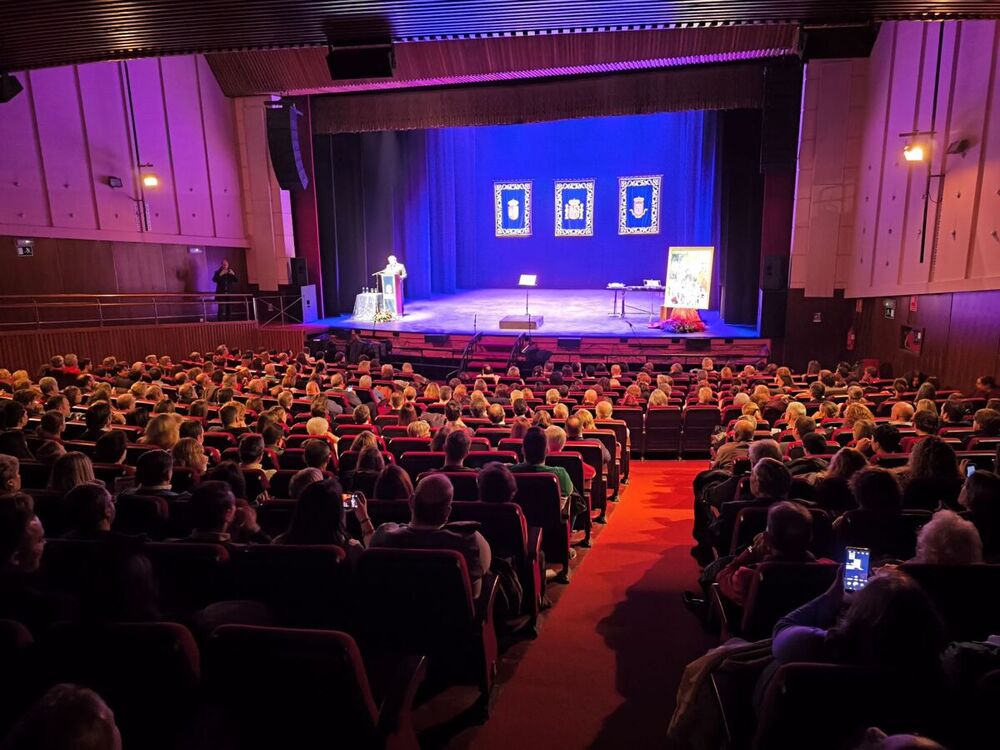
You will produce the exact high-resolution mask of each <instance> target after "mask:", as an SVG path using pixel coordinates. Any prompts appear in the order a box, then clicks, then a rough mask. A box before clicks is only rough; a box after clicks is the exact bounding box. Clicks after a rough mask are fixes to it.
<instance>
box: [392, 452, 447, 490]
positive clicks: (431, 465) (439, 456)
mask: <svg viewBox="0 0 1000 750" xmlns="http://www.w3.org/2000/svg"><path fill="white" fill-rule="evenodd" d="M444 461H445V455H444V453H443V452H438V451H409V452H407V453H404V454H403V455H402V456H401V457H400V459H399V465H400V466H401V467H402V469H403V471H405V472H406V473H407V474H409V475H410V480H411V481H412V482H413V483H414V484H415V483H416V481H417V478H418V477H419V476H420V475H421V474H423V473H425V472H428V471H434V470H435V469H440V468H441V467H442V466H444Z"/></svg>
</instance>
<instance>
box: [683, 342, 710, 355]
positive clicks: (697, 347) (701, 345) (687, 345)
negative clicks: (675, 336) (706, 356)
mask: <svg viewBox="0 0 1000 750" xmlns="http://www.w3.org/2000/svg"><path fill="white" fill-rule="evenodd" d="M711 349H712V339H684V351H686V352H707V351H711Z"/></svg>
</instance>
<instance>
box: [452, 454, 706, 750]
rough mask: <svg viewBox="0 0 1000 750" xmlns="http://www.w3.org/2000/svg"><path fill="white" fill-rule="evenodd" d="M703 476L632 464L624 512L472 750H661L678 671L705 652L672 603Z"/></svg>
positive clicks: (679, 468) (689, 467)
mask: <svg viewBox="0 0 1000 750" xmlns="http://www.w3.org/2000/svg"><path fill="white" fill-rule="evenodd" d="M704 467H705V463H704V462H702V461H687V462H681V463H678V462H676V461H651V462H645V463H640V462H638V461H636V462H635V463H633V465H632V481H631V484H630V486H629V487H628V489H627V490H626V491H625V495H624V498H623V501H622V503H621V504H620V506H619V507H618V508H616V509H615V512H614V514H613V516H612V518H611V521H610V524H609V525H608V527H607V529H605V531H604V533H602V534H601V535H600V537H599V538H598V539H597V541H596V543H595V545H594V549H592V550H591V551H590V554H589V555H587V558H586V560H584V561H583V563H582V565H581V566H580V567H579V569H578V570H577V571H576V575H575V576H574V578H573V582H572V583H571V584H570V585H569V588H568V590H567V591H566V593H565V594H564V595H563V596H562V598H561V599H560V600H559V602H558V604H557V605H556V607H555V609H554V610H553V612H552V613H551V616H550V617H549V618H548V620H547V621H546V623H545V626H544V628H543V630H542V633H541V636H540V637H539V639H538V640H537V641H536V642H535V643H533V644H532V645H531V646H530V648H529V650H528V652H527V654H525V656H524V659H523V661H522V662H521V664H520V665H519V666H518V668H517V673H516V674H515V675H514V677H513V679H512V680H511V681H510V682H509V683H508V684H507V685H506V686H505V687H504V689H503V691H502V693H501V694H500V696H499V698H498V699H497V702H496V708H495V711H494V714H493V718H492V719H491V720H490V721H489V722H488V723H487V724H486V725H485V726H484V727H483V728H482V730H481V731H480V732H479V733H478V734H477V736H476V737H475V739H474V740H473V741H472V745H471V746H472V747H473V748H474V749H475V750H492V749H493V748H496V750H501V749H502V750H509V749H510V748H523V749H527V748H536V747H544V748H552V750H578V749H579V750H583V748H623V747H644V748H658V747H663V746H664V744H665V737H666V731H667V725H668V724H669V722H670V715H671V713H672V711H673V704H674V697H675V695H676V692H677V683H678V681H679V679H680V674H681V671H682V669H683V667H684V665H685V664H686V663H687V662H688V661H690V660H691V659H692V658H693V657H695V656H697V655H699V654H702V653H704V652H705V650H706V649H707V648H709V647H710V646H711V645H712V644H711V643H710V641H709V639H707V638H706V636H705V635H704V634H703V633H702V632H701V630H700V628H699V627H698V625H697V623H696V621H695V619H694V618H693V617H692V616H691V615H690V614H689V613H688V612H687V611H686V610H685V609H684V607H683V605H682V604H681V597H680V594H681V592H682V591H683V590H684V589H690V588H694V587H695V580H696V576H697V567H696V565H695V563H694V560H693V559H692V558H691V556H690V555H689V554H688V550H689V548H690V546H691V535H690V531H691V518H692V512H691V498H692V493H691V480H692V478H693V477H694V476H695V474H696V473H697V472H698V471H700V470H701V469H703V468H704Z"/></svg>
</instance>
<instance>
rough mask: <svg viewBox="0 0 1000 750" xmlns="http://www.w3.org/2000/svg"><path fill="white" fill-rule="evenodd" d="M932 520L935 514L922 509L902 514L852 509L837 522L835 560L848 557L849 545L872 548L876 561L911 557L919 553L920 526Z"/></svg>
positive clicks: (834, 532) (834, 528)
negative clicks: (846, 554)
mask: <svg viewBox="0 0 1000 750" xmlns="http://www.w3.org/2000/svg"><path fill="white" fill-rule="evenodd" d="M930 520H931V513H930V512H929V511H922V510H907V511H903V512H901V513H886V512H881V511H874V510H867V509H865V508H857V509H855V510H849V511H847V512H846V513H844V514H843V515H841V516H840V517H839V518H838V519H837V520H836V522H835V523H834V524H833V540H834V555H836V557H835V558H834V559H836V560H843V559H845V557H844V555H845V549H846V548H847V547H868V548H869V549H870V550H871V551H872V560H873V561H877V560H884V559H896V560H907V559H909V558H911V557H913V555H914V553H915V552H916V546H917V534H918V532H919V531H920V527H921V526H923V525H924V524H926V523H927V522H928V521H930Z"/></svg>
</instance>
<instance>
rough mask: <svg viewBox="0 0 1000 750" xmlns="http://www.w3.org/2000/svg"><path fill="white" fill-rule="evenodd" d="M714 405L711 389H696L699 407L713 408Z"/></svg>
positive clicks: (705, 387) (706, 387)
mask: <svg viewBox="0 0 1000 750" xmlns="http://www.w3.org/2000/svg"><path fill="white" fill-rule="evenodd" d="M715 404H716V400H715V394H714V393H713V392H712V389H711V388H709V387H708V386H703V387H701V388H699V389H698V405H699V406H714V405H715Z"/></svg>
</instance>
